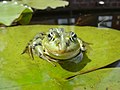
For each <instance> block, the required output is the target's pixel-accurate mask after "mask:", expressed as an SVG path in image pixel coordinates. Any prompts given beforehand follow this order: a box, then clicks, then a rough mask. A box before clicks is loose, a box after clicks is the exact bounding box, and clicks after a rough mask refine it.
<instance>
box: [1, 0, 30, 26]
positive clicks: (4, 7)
mask: <svg viewBox="0 0 120 90" xmlns="http://www.w3.org/2000/svg"><path fill="white" fill-rule="evenodd" d="M0 12H2V13H1V14H0V24H4V25H6V26H10V25H11V24H12V23H13V22H17V21H20V23H21V24H28V23H29V21H30V19H31V17H32V9H31V8H30V7H26V6H23V5H22V4H18V3H17V2H7V1H3V2H0Z"/></svg>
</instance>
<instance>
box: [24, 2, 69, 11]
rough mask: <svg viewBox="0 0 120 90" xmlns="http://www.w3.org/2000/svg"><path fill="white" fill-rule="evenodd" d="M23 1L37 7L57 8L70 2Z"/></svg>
mask: <svg viewBox="0 0 120 90" xmlns="http://www.w3.org/2000/svg"><path fill="white" fill-rule="evenodd" d="M22 1H23V3H25V4H27V5H29V6H31V7H33V8H36V9H46V8H47V7H51V8H56V7H63V6H67V5H68V4H69V3H68V2H67V1H62V0H22Z"/></svg>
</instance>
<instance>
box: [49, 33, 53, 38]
mask: <svg viewBox="0 0 120 90" xmlns="http://www.w3.org/2000/svg"><path fill="white" fill-rule="evenodd" d="M52 38H53V32H50V33H49V34H48V39H49V40H51V39H52Z"/></svg>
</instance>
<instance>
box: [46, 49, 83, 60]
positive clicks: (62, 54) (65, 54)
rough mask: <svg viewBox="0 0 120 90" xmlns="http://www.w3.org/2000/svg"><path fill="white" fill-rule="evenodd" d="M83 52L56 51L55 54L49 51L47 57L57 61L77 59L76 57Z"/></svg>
mask: <svg viewBox="0 0 120 90" xmlns="http://www.w3.org/2000/svg"><path fill="white" fill-rule="evenodd" d="M80 52H81V51H80V50H70V51H66V50H64V51H63V50H62V51H59V50H58V51H54V52H50V51H48V50H47V56H49V57H51V58H55V59H61V60H62V59H63V60H65V59H70V58H73V57H75V56H76V55H78V54H79V53H80Z"/></svg>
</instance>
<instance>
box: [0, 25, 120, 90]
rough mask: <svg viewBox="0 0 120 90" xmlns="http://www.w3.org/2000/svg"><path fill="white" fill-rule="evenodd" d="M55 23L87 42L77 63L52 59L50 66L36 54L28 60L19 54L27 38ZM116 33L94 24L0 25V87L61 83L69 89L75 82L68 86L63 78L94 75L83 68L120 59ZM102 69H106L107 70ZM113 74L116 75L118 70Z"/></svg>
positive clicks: (28, 89)
mask: <svg viewBox="0 0 120 90" xmlns="http://www.w3.org/2000/svg"><path fill="white" fill-rule="evenodd" d="M56 27H62V28H64V29H65V30H66V31H74V32H75V33H77V36H78V37H80V38H82V39H83V40H84V41H85V42H88V43H91V44H90V48H91V49H89V48H88V50H87V52H86V53H84V58H83V60H82V61H81V62H80V63H77V64H74V63H69V62H67V63H62V64H58V63H55V64H56V65H57V66H56V67H54V66H53V65H51V64H50V63H49V62H47V61H46V60H43V59H40V58H39V57H38V56H35V59H34V60H32V59H31V58H30V56H29V55H28V54H24V55H21V53H22V51H23V50H24V48H25V46H26V45H27V43H28V42H29V40H31V39H32V38H33V37H34V36H35V35H36V34H37V33H39V32H43V31H44V32H47V31H48V30H49V28H56ZM119 36H120V31H117V30H112V29H98V28H95V27H77V26H57V25H55V26H52V25H30V26H17V27H8V28H0V37H1V38H0V82H1V83H2V84H1V85H0V89H8V90H14V89H18V90H33V89H35V90H39V89H47V90H48V89H49V90H56V89H60V88H61V89H63V88H64V87H65V88H66V89H68V90H70V89H71V88H73V87H74V85H75V84H73V87H72V86H69V85H71V84H70V83H69V81H68V82H66V80H65V79H66V78H68V77H70V76H73V75H80V74H81V73H85V74H83V76H82V74H81V75H80V76H82V77H84V75H88V76H85V77H91V78H93V79H94V78H95V77H93V74H92V75H91V74H90V76H89V74H87V72H92V71H94V70H96V69H98V68H101V67H104V66H106V65H108V64H111V63H113V62H115V61H117V60H119V59H120V49H119V48H120V37H119ZM117 71H118V70H117ZM117 71H116V72H117ZM105 72H106V73H107V71H105ZM105 72H104V73H105ZM115 74H117V75H119V73H115ZM95 75H96V74H95ZM98 75H99V72H98ZM107 75H108V74H106V77H107ZM75 78H77V77H75ZM103 78H104V77H103ZM78 80H79V78H78ZM89 80H90V79H89ZM116 80H118V78H117V79H116ZM72 82H74V80H73V81H72ZM86 82H87V80H86ZM78 83H79V82H78ZM81 83H82V82H81ZM90 83H91V82H90ZM86 84H87V83H86ZM88 84H89V82H88ZM66 85H67V86H69V87H67V86H66ZM83 85H84V82H83ZM78 86H81V84H79V85H78ZM88 87H89V86H88ZM78 88H79V87H78ZM66 89H65V90H66ZM71 90H72V89H71Z"/></svg>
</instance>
